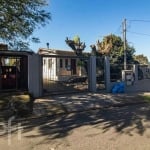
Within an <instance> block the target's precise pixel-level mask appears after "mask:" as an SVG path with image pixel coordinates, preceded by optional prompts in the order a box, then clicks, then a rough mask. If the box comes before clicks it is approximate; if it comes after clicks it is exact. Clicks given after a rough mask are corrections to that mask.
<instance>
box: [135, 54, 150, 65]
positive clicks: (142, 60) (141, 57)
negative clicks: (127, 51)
mask: <svg viewBox="0 0 150 150" xmlns="http://www.w3.org/2000/svg"><path fill="white" fill-rule="evenodd" d="M134 59H135V60H136V61H137V62H138V63H139V64H148V63H149V62H148V58H147V56H144V55H143V54H140V55H134Z"/></svg>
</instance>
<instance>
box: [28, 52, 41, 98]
mask: <svg viewBox="0 0 150 150" xmlns="http://www.w3.org/2000/svg"><path fill="white" fill-rule="evenodd" d="M28 89H29V92H30V93H31V94H33V96H34V97H39V96H42V58H41V56H40V55H38V54H32V55H29V56H28Z"/></svg>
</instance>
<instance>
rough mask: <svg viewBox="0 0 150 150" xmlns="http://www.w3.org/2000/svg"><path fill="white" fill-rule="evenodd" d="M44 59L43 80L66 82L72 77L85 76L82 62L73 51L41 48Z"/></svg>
mask: <svg viewBox="0 0 150 150" xmlns="http://www.w3.org/2000/svg"><path fill="white" fill-rule="evenodd" d="M38 53H39V54H40V55H42V58H43V78H44V79H46V80H53V81H65V80H68V79H69V78H70V77H71V76H81V75H85V71H84V67H81V65H78V64H79V62H80V61H81V60H80V59H79V58H78V57H77V56H76V55H75V53H74V52H73V51H64V50H53V49H45V48H40V49H39V51H38Z"/></svg>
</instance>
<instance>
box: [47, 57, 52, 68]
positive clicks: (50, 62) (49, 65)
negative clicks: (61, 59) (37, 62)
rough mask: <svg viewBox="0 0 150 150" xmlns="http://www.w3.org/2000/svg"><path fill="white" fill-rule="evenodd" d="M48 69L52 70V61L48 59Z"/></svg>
mask: <svg viewBox="0 0 150 150" xmlns="http://www.w3.org/2000/svg"><path fill="white" fill-rule="evenodd" d="M48 68H49V69H50V68H52V59H48Z"/></svg>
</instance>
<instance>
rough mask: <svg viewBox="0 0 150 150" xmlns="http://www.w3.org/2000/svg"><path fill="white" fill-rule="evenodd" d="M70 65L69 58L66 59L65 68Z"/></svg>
mask: <svg viewBox="0 0 150 150" xmlns="http://www.w3.org/2000/svg"><path fill="white" fill-rule="evenodd" d="M67 67H68V59H65V68H67Z"/></svg>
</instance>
